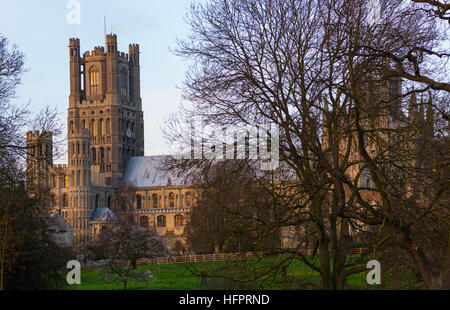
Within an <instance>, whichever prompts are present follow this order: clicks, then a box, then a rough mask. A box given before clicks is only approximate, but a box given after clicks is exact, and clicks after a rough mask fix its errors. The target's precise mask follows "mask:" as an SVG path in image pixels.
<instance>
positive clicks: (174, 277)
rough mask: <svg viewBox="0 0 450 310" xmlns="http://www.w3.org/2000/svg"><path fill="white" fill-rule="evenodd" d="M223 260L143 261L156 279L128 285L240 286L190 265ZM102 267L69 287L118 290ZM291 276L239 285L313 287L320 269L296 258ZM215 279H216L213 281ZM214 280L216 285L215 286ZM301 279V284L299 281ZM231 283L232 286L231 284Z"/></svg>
mask: <svg viewBox="0 0 450 310" xmlns="http://www.w3.org/2000/svg"><path fill="white" fill-rule="evenodd" d="M221 264H223V263H222V262H205V263H192V264H181V263H179V264H168V265H141V266H138V268H140V269H145V270H151V272H152V274H153V276H154V280H153V281H151V282H148V281H136V280H132V279H130V280H129V282H128V287H127V288H128V289H132V290H141V289H143V290H196V289H211V288H218V289H221V288H225V289H226V288H236V287H235V286H233V285H234V284H233V283H231V282H230V281H229V282H227V284H224V282H220V281H224V280H223V279H208V281H209V282H208V283H209V286H205V285H202V280H201V278H200V277H198V276H195V275H193V274H192V273H191V272H190V271H189V269H188V268H186V267H187V266H190V267H191V268H215V267H219V266H221ZM102 274H103V273H102V270H101V268H90V269H83V270H82V272H81V284H80V285H72V286H68V287H67V289H69V290H115V289H122V286H123V284H122V283H113V282H108V281H106V280H104V277H102ZM286 276H287V280H285V281H282V280H281V274H277V275H276V276H275V277H274V278H273V279H271V280H270V281H268V280H266V281H262V282H259V283H258V286H255V285H253V286H252V285H250V286H244V287H242V286H239V287H238V288H243V289H245V288H249V289H254V288H256V289H275V290H277V289H299V288H304V289H313V288H317V286H316V285H317V283H318V282H319V281H320V276H319V274H318V273H317V272H315V271H313V270H311V269H310V268H308V267H307V266H306V265H305V264H303V263H302V262H299V261H294V262H292V263H291V264H290V265H289V267H288V268H287V269H286ZM365 277H366V274H365V273H360V274H357V275H352V276H351V277H349V278H348V281H347V282H348V285H349V287H351V288H367V287H365V282H366V281H365ZM211 281H212V282H211ZM211 283H212V286H211ZM299 283H301V284H299ZM230 285H231V286H230Z"/></svg>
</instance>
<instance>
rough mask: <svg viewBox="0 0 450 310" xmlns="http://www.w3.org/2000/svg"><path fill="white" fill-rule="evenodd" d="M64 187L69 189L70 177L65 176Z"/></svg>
mask: <svg viewBox="0 0 450 310" xmlns="http://www.w3.org/2000/svg"><path fill="white" fill-rule="evenodd" d="M64 187H69V176H68V175H65V176H64Z"/></svg>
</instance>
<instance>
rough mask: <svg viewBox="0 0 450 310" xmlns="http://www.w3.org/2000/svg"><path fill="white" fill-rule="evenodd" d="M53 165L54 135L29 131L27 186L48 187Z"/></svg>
mask: <svg viewBox="0 0 450 310" xmlns="http://www.w3.org/2000/svg"><path fill="white" fill-rule="evenodd" d="M52 166H53V136H52V133H51V132H46V131H43V132H39V131H29V132H27V187H28V189H38V188H40V187H48V185H49V183H48V182H49V170H50V167H52Z"/></svg>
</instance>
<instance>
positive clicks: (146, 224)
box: [139, 216, 148, 228]
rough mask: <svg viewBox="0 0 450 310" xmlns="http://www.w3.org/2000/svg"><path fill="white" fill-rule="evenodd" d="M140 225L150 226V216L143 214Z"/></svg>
mask: <svg viewBox="0 0 450 310" xmlns="http://www.w3.org/2000/svg"><path fill="white" fill-rule="evenodd" d="M139 225H140V226H141V227H143V228H148V217H146V216H141V218H140V219H139Z"/></svg>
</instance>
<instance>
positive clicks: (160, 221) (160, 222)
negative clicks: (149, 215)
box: [156, 215, 166, 227]
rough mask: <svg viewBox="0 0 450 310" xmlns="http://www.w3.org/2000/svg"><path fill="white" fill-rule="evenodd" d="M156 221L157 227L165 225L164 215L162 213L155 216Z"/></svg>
mask: <svg viewBox="0 0 450 310" xmlns="http://www.w3.org/2000/svg"><path fill="white" fill-rule="evenodd" d="M156 223H157V226H158V227H166V217H165V216H164V215H160V216H158V217H157V218H156Z"/></svg>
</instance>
